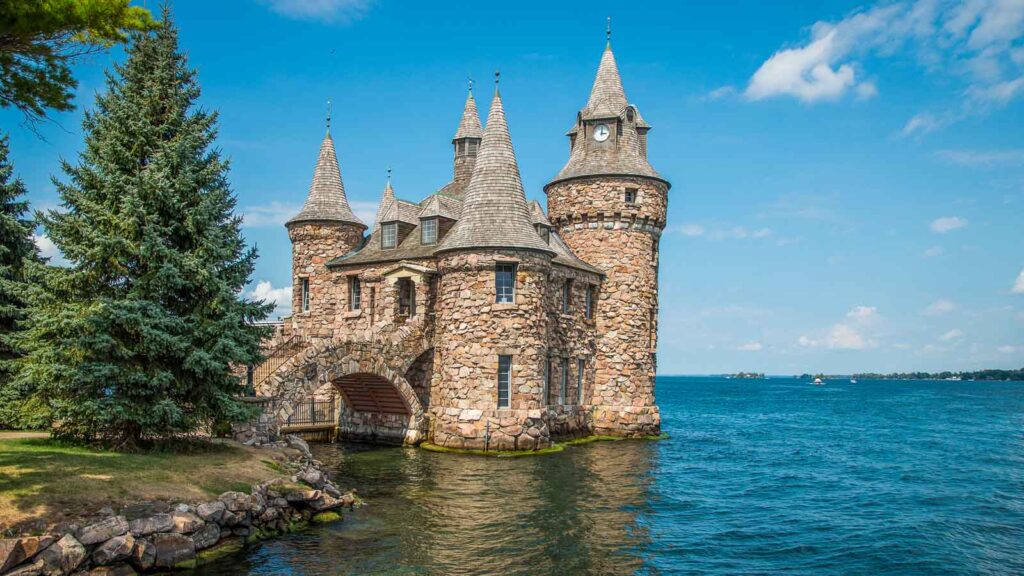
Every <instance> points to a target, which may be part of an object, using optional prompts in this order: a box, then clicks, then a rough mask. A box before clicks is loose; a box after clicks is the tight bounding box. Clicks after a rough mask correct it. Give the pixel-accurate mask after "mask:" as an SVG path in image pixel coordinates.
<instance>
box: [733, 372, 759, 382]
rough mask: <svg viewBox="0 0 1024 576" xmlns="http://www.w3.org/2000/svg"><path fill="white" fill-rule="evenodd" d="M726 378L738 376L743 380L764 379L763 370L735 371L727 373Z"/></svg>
mask: <svg viewBox="0 0 1024 576" xmlns="http://www.w3.org/2000/svg"><path fill="white" fill-rule="evenodd" d="M726 378H738V379H743V380H764V372H737V373H736V374H729V375H727V376H726Z"/></svg>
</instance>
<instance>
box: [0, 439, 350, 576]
mask: <svg viewBox="0 0 1024 576" xmlns="http://www.w3.org/2000/svg"><path fill="white" fill-rule="evenodd" d="M288 444H289V445H290V446H292V447H294V448H295V449H297V450H298V451H299V453H300V454H301V456H300V457H299V458H298V459H297V460H295V461H294V462H293V464H292V466H293V467H294V469H295V475H294V476H292V478H291V481H290V482H289V481H283V480H276V481H271V482H266V483H263V484H258V485H255V486H253V487H252V490H251V491H250V492H249V493H243V492H225V493H223V494H221V495H220V496H219V497H218V498H217V499H216V500H212V501H210V502H204V503H201V504H198V505H194V504H189V503H181V504H177V505H174V506H169V505H166V504H163V503H151V504H150V505H147V506H143V505H137V506H133V507H130V508H129V509H127V510H129V511H126V512H125V513H123V514H115V513H114V512H113V511H112V510H109V509H107V510H106V512H107V513H106V514H104V515H103V516H102V517H101V518H99V519H97V520H95V521H92V522H89V523H87V524H83V525H76V524H65V525H63V526H61V527H60V528H58V529H55V531H54V532H52V533H48V534H44V535H42V536H25V537H21V538H8V539H0V575H2V576H39V575H47V576H54V575H60V576H64V575H68V574H72V573H74V574H86V573H88V574H95V575H99V574H104V575H110V574H134V573H135V571H139V572H160V573H166V572H167V571H168V570H174V569H181V568H192V567H194V566H195V565H196V563H197V560H198V559H200V558H201V557H202V556H203V554H204V552H205V551H206V550H208V549H215V548H226V549H233V548H235V547H238V546H240V545H241V544H242V543H244V542H247V541H251V540H255V539H260V538H265V537H269V536H273V535H276V534H281V533H284V532H288V531H292V530H295V529H298V528H300V527H302V526H304V525H306V524H307V523H309V522H321V521H333V520H337V519H340V514H339V511H340V509H341V508H344V507H346V506H347V507H352V506H353V505H354V504H355V502H356V498H355V496H354V495H353V494H352V493H348V494H342V493H341V491H340V490H338V488H337V487H336V486H335V485H334V484H333V483H332V482H331V481H330V479H329V477H328V475H327V474H326V473H325V472H324V471H323V470H321V469H320V466H319V463H318V462H316V461H315V460H313V458H312V455H311V454H310V452H309V447H308V446H306V444H305V442H303V441H302V440H299V439H298V438H296V437H289V438H288Z"/></svg>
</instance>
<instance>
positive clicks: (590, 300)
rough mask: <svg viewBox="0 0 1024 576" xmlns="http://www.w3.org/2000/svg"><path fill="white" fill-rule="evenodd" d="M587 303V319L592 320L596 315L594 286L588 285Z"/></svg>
mask: <svg viewBox="0 0 1024 576" xmlns="http://www.w3.org/2000/svg"><path fill="white" fill-rule="evenodd" d="M585 304H586V307H585V314H586V317H587V320H590V319H591V318H593V317H594V287H593V286H587V296H586V302H585Z"/></svg>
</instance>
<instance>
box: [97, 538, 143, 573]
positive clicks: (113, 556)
mask: <svg viewBox="0 0 1024 576" xmlns="http://www.w3.org/2000/svg"><path fill="white" fill-rule="evenodd" d="M134 549H135V537H134V536H132V535H131V533H130V532H129V533H128V534H124V535H122V536H114V537H113V538H111V539H110V540H107V541H106V542H104V543H103V544H100V545H99V547H97V548H96V549H95V550H93V551H92V562H93V564H98V565H100V566H104V565H108V564H114V563H116V562H121V561H122V560H127V559H129V558H131V555H132V550H134Z"/></svg>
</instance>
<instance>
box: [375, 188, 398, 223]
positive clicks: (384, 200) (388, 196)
mask: <svg viewBox="0 0 1024 576" xmlns="http://www.w3.org/2000/svg"><path fill="white" fill-rule="evenodd" d="M394 203H395V189H394V188H392V187H391V177H390V176H389V177H388V183H387V184H385V185H384V194H382V195H381V197H380V205H379V206H377V218H376V219H375V220H374V222H373V229H374V230H376V229H377V228H379V227H380V223H381V222H387V220H386V218H387V215H388V212H389V210H390V209H391V206H392V205H393V204H394Z"/></svg>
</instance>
